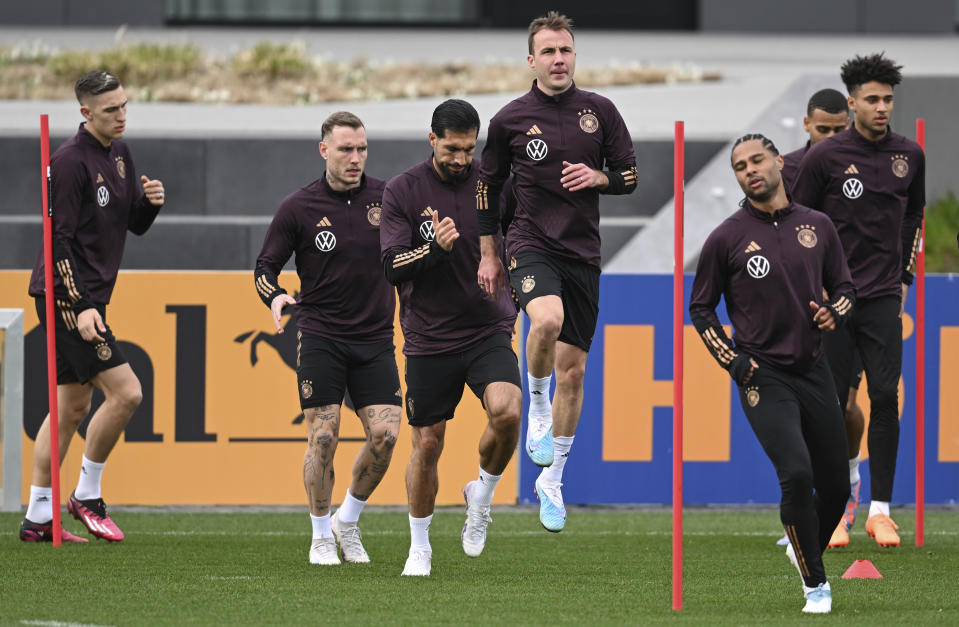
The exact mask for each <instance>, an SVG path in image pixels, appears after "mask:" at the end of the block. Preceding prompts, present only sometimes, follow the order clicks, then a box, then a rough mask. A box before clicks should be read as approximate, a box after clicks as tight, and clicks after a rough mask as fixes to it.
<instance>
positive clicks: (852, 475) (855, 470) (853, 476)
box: [849, 453, 859, 485]
mask: <svg viewBox="0 0 959 627" xmlns="http://www.w3.org/2000/svg"><path fill="white" fill-rule="evenodd" d="M858 482H859V453H856V456H855V457H853V458H852V459H850V460H849V485H852V484H854V483H858Z"/></svg>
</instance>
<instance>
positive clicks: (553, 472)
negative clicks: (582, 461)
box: [540, 436, 574, 483]
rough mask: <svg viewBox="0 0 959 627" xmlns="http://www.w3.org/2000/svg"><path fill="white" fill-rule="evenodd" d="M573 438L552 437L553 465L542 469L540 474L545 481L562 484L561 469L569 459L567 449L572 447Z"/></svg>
mask: <svg viewBox="0 0 959 627" xmlns="http://www.w3.org/2000/svg"><path fill="white" fill-rule="evenodd" d="M573 437H574V436H568V437H567V436H553V465H552V466H549V467H548V468H544V469H543V472H542V473H541V474H540V476H541V477H543V478H544V479H546V480H547V481H553V482H555V483H562V482H563V468H564V467H565V466H566V460H567V459H568V458H569V449H570V448H571V447H572V446H573Z"/></svg>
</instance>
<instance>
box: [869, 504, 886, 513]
mask: <svg viewBox="0 0 959 627" xmlns="http://www.w3.org/2000/svg"><path fill="white" fill-rule="evenodd" d="M876 514H885V515H886V516H888V515H889V501H873V502H872V503H870V504H869V515H870V516H875V515H876Z"/></svg>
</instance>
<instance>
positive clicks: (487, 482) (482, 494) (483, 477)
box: [473, 466, 503, 507]
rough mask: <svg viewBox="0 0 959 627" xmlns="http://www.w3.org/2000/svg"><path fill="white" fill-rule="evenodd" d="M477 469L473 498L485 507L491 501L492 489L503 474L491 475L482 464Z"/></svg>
mask: <svg viewBox="0 0 959 627" xmlns="http://www.w3.org/2000/svg"><path fill="white" fill-rule="evenodd" d="M479 471H480V472H479V485H474V486H473V498H475V499H476V503H477V504H479V505H482V506H484V507H485V506H488V505H489V504H490V503H492V502H493V490H495V489H496V484H497V483H498V482H499V480H500V477H502V476H503V475H491V474H489V473H488V472H486V471H485V470H483V467H482V466H480V469H479Z"/></svg>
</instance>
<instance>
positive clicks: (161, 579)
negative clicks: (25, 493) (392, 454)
mask: <svg viewBox="0 0 959 627" xmlns="http://www.w3.org/2000/svg"><path fill="white" fill-rule="evenodd" d="M910 516H911V511H910V510H902V511H901V513H900V515H899V518H900V520H899V523H900V524H901V525H902V527H903V530H902V532H903V534H902V535H903V546H902V547H900V548H898V549H879V548H878V547H877V546H876V545H875V543H874V542H873V541H872V540H871V539H869V538H867V537H866V534H865V531H863V523H864V521H863V520H859V521H858V524H857V527H856V529H855V530H854V531H853V533H852V543H851V544H850V547H848V548H846V549H839V550H830V551H828V552H827V554H826V558H825V562H826V572H827V575H828V577H829V579H830V582H831V584H832V588H833V596H834V605H833V607H834V610H833V614H832V616H831V617H828V618H827V620H842V622H843V625H856V624H862V625H870V626H871V627H874V626H875V625H885V624H896V623H899V624H901V623H904V622H907V621H908V622H910V623H913V624H926V623H932V622H937V623H944V622H946V623H948V622H950V621H955V620H956V617H957V616H959V595H957V591H959V589H957V587H956V584H955V573H957V572H959V513H957V512H950V511H940V512H929V513H927V519H926V528H927V533H926V546H925V547H922V548H917V547H915V546H913V543H914V541H913V539H914V535H913V534H912V533H911V532H910V531H909V528H910V527H911V526H912V525H911V523H912V520H911V519H910V518H909V517H910ZM21 517H22V514H0V525H3V527H2V528H3V529H6V530H7V532H5V533H3V534H2V535H0V555H2V556H3V564H4V568H3V569H2V572H0V623H2V624H4V625H6V624H22V623H21V621H60V622H64V623H67V622H72V623H84V624H96V625H129V624H149V625H154V624H156V625H162V624H188V623H192V624H300V623H312V624H316V623H331V622H339V623H345V624H424V623H434V624H435V623H442V624H450V623H457V624H546V623H549V624H571V623H583V622H589V623H591V624H596V625H605V624H636V623H644V624H665V623H670V624H672V623H682V624H690V623H691V624H710V625H732V624H736V625H741V624H793V623H795V624H799V622H800V621H804V620H808V619H809V617H805V616H802V615H801V613H800V610H801V608H802V604H803V599H802V593H801V588H800V579H799V577H798V575H797V574H796V572H795V570H794V569H793V567H792V566H791V565H790V564H789V562H788V560H787V559H786V557H785V555H784V553H783V549H782V548H780V547H777V546H776V545H775V540H776V539H777V538H778V537H779V535H780V530H779V528H778V516H777V514H776V513H775V512H774V511H771V510H765V511H759V512H757V511H747V512H736V511H721V512H717V511H708V510H692V511H688V512H687V513H686V514H685V517H684V530H685V532H686V534H687V536H686V537H685V538H684V557H685V564H684V566H685V568H684V584H685V585H684V589H685V595H684V609H683V610H682V611H681V612H673V611H672V610H671V581H670V576H671V537H670V533H669V532H670V528H671V516H670V514H669V513H667V512H659V511H656V512H636V511H630V510H613V511H610V510H571V514H570V519H569V522H568V525H567V528H566V530H565V531H564V532H562V533H560V534H550V533H547V532H545V531H543V530H542V528H541V527H540V526H539V521H538V520H537V517H536V514H535V513H534V512H530V511H529V510H523V511H518V512H512V511H506V510H505V509H504V508H499V511H497V509H496V508H494V511H493V518H494V522H493V524H492V525H491V526H490V535H489V540H488V542H487V546H486V550H485V551H484V553H483V555H482V556H481V557H479V558H475V559H472V558H468V557H466V556H465V555H464V554H463V551H462V548H461V546H460V539H459V534H460V529H461V527H462V524H463V520H464V516H463V513H462V510H461V508H457V509H442V510H440V511H438V512H437V514H436V516H435V517H434V519H433V525H432V529H431V534H430V535H431V540H432V545H433V576H432V577H430V578H427V579H420V578H415V579H414V578H405V577H400V576H399V573H400V572H401V571H402V569H403V563H404V561H405V558H406V554H407V550H408V547H409V532H408V522H407V517H406V515H405V514H403V513H395V512H389V513H380V512H376V511H375V510H370V511H368V512H365V513H364V514H363V517H362V520H361V524H362V529H363V531H364V543H365V545H366V548H367V550H368V551H369V553H370V556H371V558H372V560H373V563H372V564H368V565H354V564H344V565H342V566H339V567H321V566H311V565H309V564H308V563H307V551H308V548H309V529H310V527H309V520H308V518H307V516H306V514H305V513H304V514H288V513H284V514H272V513H256V514H245V513H240V514H221V513H197V514H188V513H164V512H158V513H133V512H122V511H119V512H117V514H116V520H117V522H118V523H119V524H120V525H121V527H122V528H123V529H124V532H125V533H126V534H127V539H126V540H125V541H123V542H122V543H120V544H108V543H106V542H105V541H102V540H98V541H92V542H91V543H90V544H89V545H64V547H62V548H60V549H54V548H53V547H52V546H50V545H48V544H44V545H38V544H29V543H23V542H20V541H19V540H18V539H17V536H16V533H15V530H16V528H17V525H18V524H19V521H20V519H21ZM64 522H65V525H66V527H67V529H69V530H71V531H73V532H74V533H78V534H79V533H80V532H81V527H80V525H79V523H77V522H76V521H74V520H73V519H72V518H70V517H69V516H64ZM904 523H905V524H904ZM82 535H86V534H85V533H84V534H82ZM855 559H870V560H872V562H873V564H875V565H876V567H877V568H878V569H879V571H880V572H881V573H882V574H883V576H884V578H883V579H881V580H843V579H841V575H842V573H843V572H844V571H845V569H846V568H847V567H848V566H849V565H850V564H851V563H852V562H853V560H855ZM950 617H951V618H950Z"/></svg>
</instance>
